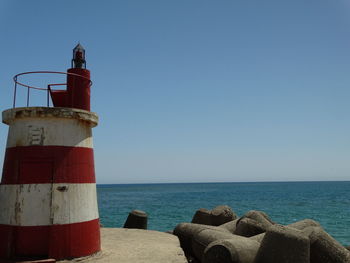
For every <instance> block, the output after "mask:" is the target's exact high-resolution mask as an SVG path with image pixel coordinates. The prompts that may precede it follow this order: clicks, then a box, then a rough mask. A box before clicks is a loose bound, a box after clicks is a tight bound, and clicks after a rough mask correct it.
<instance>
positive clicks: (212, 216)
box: [191, 205, 237, 226]
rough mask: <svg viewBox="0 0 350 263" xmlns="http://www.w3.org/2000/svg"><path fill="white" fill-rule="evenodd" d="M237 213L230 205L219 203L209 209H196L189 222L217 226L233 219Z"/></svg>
mask: <svg viewBox="0 0 350 263" xmlns="http://www.w3.org/2000/svg"><path fill="white" fill-rule="evenodd" d="M236 218H237V215H236V214H235V212H234V211H233V210H232V208H231V207H229V206H227V205H220V206H217V207H215V208H214V209H212V210H211V211H210V210H208V209H205V208H201V209H198V210H197V211H196V212H195V214H194V216H193V218H192V221H191V223H195V224H203V225H211V226H219V225H222V224H225V223H227V222H230V221H232V220H235V219H236Z"/></svg>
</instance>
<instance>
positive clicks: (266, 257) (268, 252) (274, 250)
mask: <svg viewBox="0 0 350 263" xmlns="http://www.w3.org/2000/svg"><path fill="white" fill-rule="evenodd" d="M254 263H310V240H309V238H308V237H307V236H306V235H305V234H303V233H302V232H301V231H299V230H297V229H294V228H289V227H285V226H281V225H273V226H271V227H270V228H269V229H268V230H267V231H266V234H265V236H264V239H263V240H262V242H261V245H260V248H259V250H258V253H257V255H256V258H255V261H254Z"/></svg>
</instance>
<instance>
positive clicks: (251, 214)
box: [243, 210, 275, 228]
mask: <svg viewBox="0 0 350 263" xmlns="http://www.w3.org/2000/svg"><path fill="white" fill-rule="evenodd" d="M243 217H248V218H251V219H254V220H255V221H258V222H259V223H260V224H262V225H263V226H264V227H265V228H268V227H269V226H271V225H273V224H275V223H274V222H273V221H272V220H271V219H270V217H269V216H268V215H267V214H266V213H265V212H263V211H257V210H250V211H248V212H247V213H245V214H244V216H243Z"/></svg>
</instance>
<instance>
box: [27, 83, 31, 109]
mask: <svg viewBox="0 0 350 263" xmlns="http://www.w3.org/2000/svg"><path fill="white" fill-rule="evenodd" d="M29 91H30V87H28V91H27V107H29Z"/></svg>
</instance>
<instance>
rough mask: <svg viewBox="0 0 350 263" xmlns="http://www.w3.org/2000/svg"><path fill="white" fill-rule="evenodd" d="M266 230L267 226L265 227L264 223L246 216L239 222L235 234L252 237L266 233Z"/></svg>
mask: <svg viewBox="0 0 350 263" xmlns="http://www.w3.org/2000/svg"><path fill="white" fill-rule="evenodd" d="M266 230H267V227H265V226H264V225H263V224H261V223H259V222H258V221H255V220H254V219H251V218H248V217H245V218H242V219H240V220H239V221H238V222H237V225H236V230H235V232H234V234H235V235H239V236H244V237H251V236H255V235H258V234H261V233H264V232H266Z"/></svg>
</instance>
